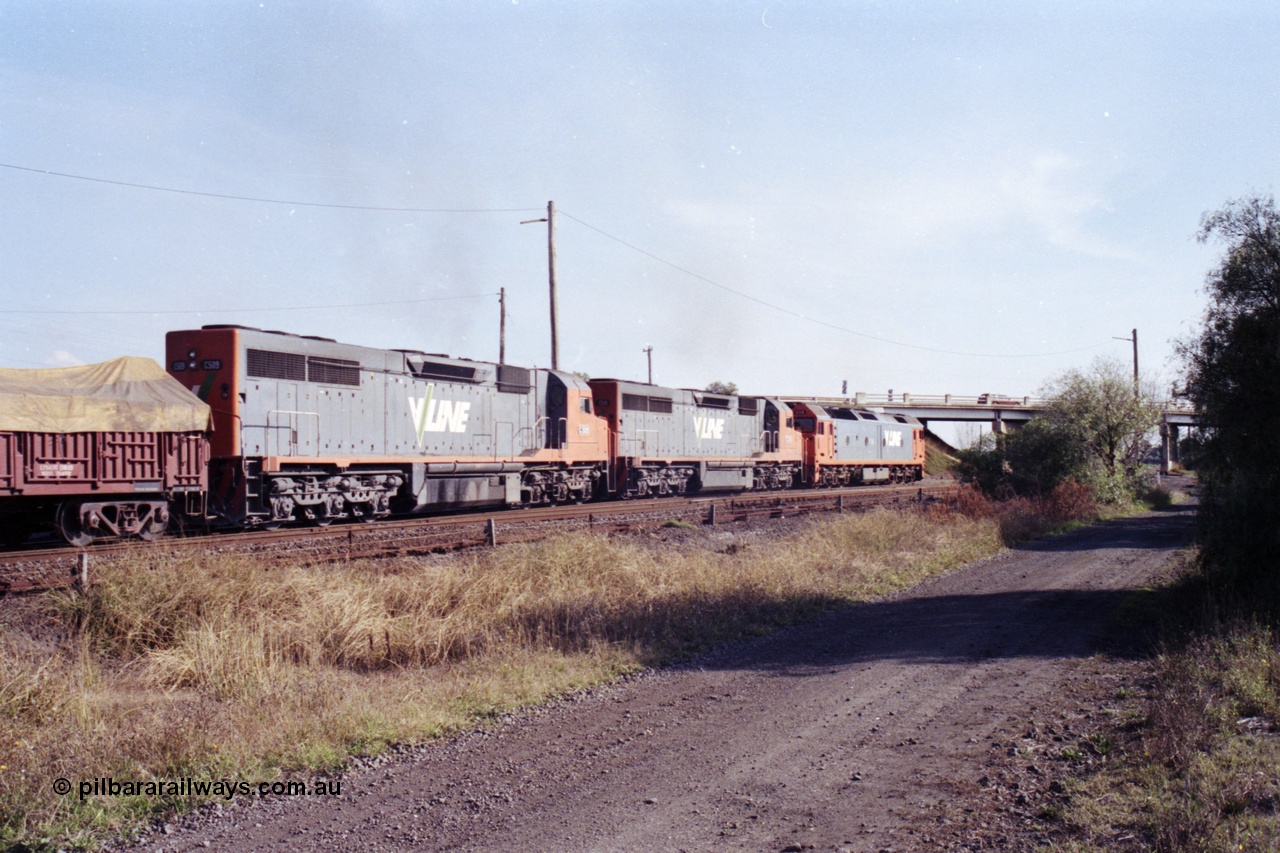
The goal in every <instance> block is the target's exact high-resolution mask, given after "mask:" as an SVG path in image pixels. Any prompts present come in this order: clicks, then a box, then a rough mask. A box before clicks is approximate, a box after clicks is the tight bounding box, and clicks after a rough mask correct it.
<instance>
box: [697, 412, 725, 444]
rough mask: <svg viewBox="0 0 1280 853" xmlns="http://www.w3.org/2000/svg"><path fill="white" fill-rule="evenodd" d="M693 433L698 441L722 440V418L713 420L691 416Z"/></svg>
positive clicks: (702, 416)
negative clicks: (705, 439)
mask: <svg viewBox="0 0 1280 853" xmlns="http://www.w3.org/2000/svg"><path fill="white" fill-rule="evenodd" d="M693 431H694V434H695V435H697V437H698V441H699V442H701V441H702V439H704V438H707V439H717V440H718V439H722V438H724V418H713V417H710V416H709V415H694V416H693Z"/></svg>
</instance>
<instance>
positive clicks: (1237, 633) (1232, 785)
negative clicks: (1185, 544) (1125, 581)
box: [1055, 584, 1280, 853]
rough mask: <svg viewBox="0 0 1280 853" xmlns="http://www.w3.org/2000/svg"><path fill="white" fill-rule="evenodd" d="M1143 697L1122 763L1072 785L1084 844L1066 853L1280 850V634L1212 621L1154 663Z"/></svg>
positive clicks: (1127, 723)
mask: <svg viewBox="0 0 1280 853" xmlns="http://www.w3.org/2000/svg"><path fill="white" fill-rule="evenodd" d="M1189 587H1190V591H1195V590H1198V589H1200V587H1198V586H1196V585H1194V584H1190V585H1189ZM1186 592H1187V590H1182V589H1177V588H1174V589H1172V590H1171V591H1170V592H1169V593H1168V595H1167V596H1166V598H1168V597H1169V596H1173V601H1175V602H1177V601H1178V599H1179V598H1182V597H1185V594H1186ZM1165 604H1166V605H1168V604H1169V601H1166V602H1165ZM1176 606H1177V607H1181V608H1183V609H1185V608H1187V607H1191V608H1193V609H1199V608H1200V607H1202V606H1203V605H1201V604H1200V603H1198V602H1189V601H1184V602H1179V603H1178V604H1177V605H1176ZM1144 689H1145V696H1144V697H1142V702H1141V706H1140V711H1139V712H1138V713H1136V714H1133V715H1132V716H1131V717H1130V718H1129V719H1127V720H1123V721H1122V720H1117V724H1116V728H1115V730H1114V732H1113V733H1112V736H1114V738H1115V740H1116V742H1117V743H1118V744H1120V748H1119V749H1118V754H1117V755H1116V756H1115V759H1116V760H1114V761H1112V762H1110V763H1107V764H1104V765H1102V766H1101V768H1100V770H1099V772H1097V773H1096V774H1094V775H1092V776H1089V777H1086V778H1084V779H1081V780H1078V781H1077V782H1076V783H1074V785H1073V786H1072V797H1071V802H1070V805H1069V807H1068V808H1067V810H1066V812H1065V814H1064V815H1063V817H1064V820H1065V827H1066V829H1067V830H1068V831H1069V833H1070V835H1071V837H1072V839H1073V840H1072V841H1071V842H1069V843H1066V844H1064V845H1062V846H1060V847H1058V848H1055V849H1062V850H1081V849H1097V848H1100V847H1106V848H1108V849H1118V850H1133V851H1138V850H1156V851H1168V853H1173V851H1188V853H1189V851H1217V850H1223V851H1226V850H1232V851H1241V850H1244V851H1272V850H1277V849H1280V769H1278V768H1280V642H1278V641H1277V636H1276V634H1275V632H1274V631H1273V630H1272V629H1270V628H1268V627H1266V626H1264V625H1261V624H1259V623H1257V622H1255V621H1252V620H1249V619H1225V620H1223V619H1217V618H1214V617H1210V619H1209V620H1208V624H1204V623H1201V624H1200V625H1199V626H1198V627H1197V628H1196V630H1194V631H1193V632H1192V633H1191V634H1190V635H1188V636H1187V637H1184V638H1182V639H1181V640H1180V641H1179V645H1178V646H1177V647H1176V648H1170V649H1168V650H1167V651H1165V652H1164V653H1162V654H1160V655H1159V656H1158V657H1157V658H1156V659H1155V661H1154V665H1153V666H1152V670H1151V676H1150V681H1149V682H1148V683H1147V684H1146V685H1145V688H1144Z"/></svg>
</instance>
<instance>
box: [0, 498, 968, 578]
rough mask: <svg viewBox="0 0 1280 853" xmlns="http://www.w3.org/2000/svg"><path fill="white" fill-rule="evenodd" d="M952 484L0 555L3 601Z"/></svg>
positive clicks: (850, 505)
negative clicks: (186, 564) (154, 569)
mask: <svg viewBox="0 0 1280 853" xmlns="http://www.w3.org/2000/svg"><path fill="white" fill-rule="evenodd" d="M955 489H956V484H955V483H954V482H952V481H937V482H922V483H914V484H911V485H904V486H883V487H871V488H868V487H860V488H849V489H824V490H808V491H797V492H765V493H760V494H755V493H748V494H740V495H734V496H732V497H730V496H723V497H716V496H706V497H695V498H662V499H657V500H638V501H619V502H611V503H602V504H595V503H590V504H577V505H568V506H555V507H542V508H537V509H528V510H518V511H511V510H501V511H496V512H483V513H467V514H463V515H447V516H432V517H427V518H412V519H397V520H394V521H381V522H377V523H373V524H358V523H357V524H342V525H335V526H330V527H294V528H286V529H281V530H271V531H256V532H252V533H238V534H234V535H232V534H217V533H215V534H209V535H199V536H192V537H186V538H181V537H167V538H164V539H161V540H158V541H155V542H140V541H135V542H128V543H117V544H110V545H93V546H89V547H87V548H66V547H43V548H33V549H28V550H23V551H9V552H0V595H3V594H6V593H17V592H30V591H37V590H43V589H53V588H58V587H65V586H69V585H72V584H73V583H76V582H77V581H78V580H83V579H85V578H86V576H87V573H88V571H89V569H88V567H89V566H91V565H93V564H94V563H96V562H98V561H100V560H104V559H111V558H114V557H118V556H121V555H124V554H128V553H138V552H139V551H145V550H148V549H162V550H166V551H168V552H171V553H181V552H187V551H190V550H195V551H199V552H203V553H210V554H216V553H237V554H251V555H255V556H257V557H258V558H260V559H261V560H262V561H263V562H265V563H270V562H277V561H290V562H304V563H305V562H328V561H333V560H349V559H368V558H377V557H389V556H395V555H402V554H422V553H431V552H441V551H450V550H457V549H461V548H469V547H476V546H483V545H495V544H500V543H508V542H528V541H534V540H537V539H542V538H544V537H545V536H547V535H548V534H549V533H551V532H553V531H562V530H566V529H569V530H573V529H577V530H596V531H602V532H613V531H631V530H638V529H644V528H653V527H659V526H661V525H664V524H669V523H673V522H674V523H687V524H720V523H727V522H734V521H744V520H748V519H752V518H768V517H782V516H794V515H799V514H803V513H810V512H836V511H843V510H849V511H854V510H865V509H869V508H871V507H875V506H891V505H895V504H901V505H907V504H910V503H913V502H918V501H922V500H928V499H935V500H936V499H939V498H942V497H945V496H947V495H949V494H951V493H952V492H954V491H955Z"/></svg>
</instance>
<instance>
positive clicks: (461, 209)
mask: <svg viewBox="0 0 1280 853" xmlns="http://www.w3.org/2000/svg"><path fill="white" fill-rule="evenodd" d="M0 169H13V170H14V171H17V172H33V173H35V174H37V175H49V176H51V177H55V178H70V179H72V180H76V181H89V182H90V183H95V184H109V185H110V186H115V187H129V188H131V189H135V190H152V191H154V192H161V193H177V194H179V195H194V196H203V197H204V198H220V199H226V200H229V201H252V202H258V203H260V204H288V205H292V206H294V207H325V208H331V209H334V210H371V211H380V212H384V213H528V212H530V211H535V210H541V209H542V208H539V207H384V206H380V205H370V204H331V203H328V202H318V201H294V200H291V199H283V198H260V197H257V196H244V195H230V194H227V193H211V192H204V191H202V190H187V189H180V188H178V187H162V186H157V185H155V184H136V183H132V182H130V181H116V180H112V179H109V178H95V177H91V176H89V175H73V174H70V173H68V172H54V171H51V170H49V169H35V168H32V167H30V166H18V165H15V164H13V163H0Z"/></svg>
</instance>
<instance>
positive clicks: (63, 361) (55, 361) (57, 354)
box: [44, 349, 85, 367]
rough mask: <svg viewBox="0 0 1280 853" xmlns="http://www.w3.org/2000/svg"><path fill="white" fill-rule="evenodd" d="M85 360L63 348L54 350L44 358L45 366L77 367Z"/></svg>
mask: <svg viewBox="0 0 1280 853" xmlns="http://www.w3.org/2000/svg"><path fill="white" fill-rule="evenodd" d="M84 363H85V362H84V361H83V360H81V359H79V358H76V357H75V356H74V355H72V354H71V353H69V352H67V351H66V350H64V349H60V350H55V351H54V353H53V355H51V356H49V357H48V358H46V359H45V360H44V365H45V367H77V366H79V365H81V364H84Z"/></svg>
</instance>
